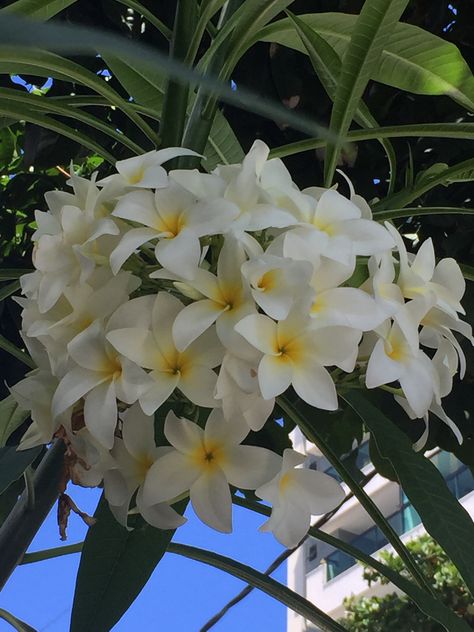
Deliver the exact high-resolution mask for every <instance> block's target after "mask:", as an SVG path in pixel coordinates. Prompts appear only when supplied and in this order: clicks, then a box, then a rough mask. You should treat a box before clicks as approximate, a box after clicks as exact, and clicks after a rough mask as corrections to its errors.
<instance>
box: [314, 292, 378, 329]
mask: <svg viewBox="0 0 474 632" xmlns="http://www.w3.org/2000/svg"><path fill="white" fill-rule="evenodd" d="M310 316H311V318H312V322H313V325H312V326H313V327H314V328H319V327H328V326H334V325H340V326H342V327H352V328H354V329H358V330H360V331H370V330H371V329H375V328H376V327H378V326H379V325H381V324H382V322H383V321H384V320H385V319H386V314H385V313H384V312H383V311H382V310H381V309H380V308H379V306H378V305H377V303H376V302H375V301H374V299H373V298H372V297H371V296H369V295H368V294H367V293H366V292H363V291H362V290H359V289H357V288H352V287H336V288H331V289H328V290H324V291H322V292H318V293H317V295H316V298H315V299H314V301H313V303H312V305H311V310H310Z"/></svg>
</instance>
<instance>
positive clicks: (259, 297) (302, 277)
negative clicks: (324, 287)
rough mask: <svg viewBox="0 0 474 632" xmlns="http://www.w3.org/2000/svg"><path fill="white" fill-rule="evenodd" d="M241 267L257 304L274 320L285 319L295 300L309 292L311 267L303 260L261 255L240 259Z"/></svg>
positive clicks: (310, 291) (310, 292)
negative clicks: (244, 259) (241, 260)
mask: <svg viewBox="0 0 474 632" xmlns="http://www.w3.org/2000/svg"><path fill="white" fill-rule="evenodd" d="M241 270H242V274H243V276H244V278H245V279H246V280H247V282H248V284H249V286H250V291H251V293H252V296H253V298H254V300H255V302H256V303H257V305H258V306H259V307H261V308H262V309H263V311H264V312H265V313H266V314H268V316H271V317H272V318H275V319H276V320H283V319H285V318H286V317H287V316H288V313H289V311H290V309H291V308H292V307H293V304H294V303H295V301H297V300H299V299H303V298H305V296H307V295H308V294H312V290H311V288H310V286H309V282H310V280H311V277H312V274H313V268H312V266H311V264H310V263H308V262H307V261H294V260H292V259H287V258H283V257H275V256H274V255H268V254H264V255H262V256H260V257H256V258H254V259H251V260H250V261H246V262H244V263H243V264H242V268H241Z"/></svg>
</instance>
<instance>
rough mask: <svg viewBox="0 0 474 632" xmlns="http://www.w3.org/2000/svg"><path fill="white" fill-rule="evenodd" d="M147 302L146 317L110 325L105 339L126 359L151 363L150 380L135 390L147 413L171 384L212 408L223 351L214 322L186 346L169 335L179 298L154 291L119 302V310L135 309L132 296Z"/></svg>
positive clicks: (148, 365) (146, 365)
mask: <svg viewBox="0 0 474 632" xmlns="http://www.w3.org/2000/svg"><path fill="white" fill-rule="evenodd" d="M144 298H147V299H148V300H149V302H148V309H149V311H148V322H146V323H142V325H141V326H138V325H137V326H132V327H130V326H126V327H121V328H117V329H114V330H111V331H110V332H109V333H108V335H107V339H108V340H109V341H110V342H111V343H112V345H113V346H114V347H115V348H116V349H117V351H118V352H119V353H121V354H123V355H124V356H125V357H127V358H129V360H131V361H133V362H134V363H136V364H137V365H138V366H141V367H143V368H145V369H151V373H149V379H148V384H147V386H146V387H144V388H143V390H142V392H141V393H140V396H139V401H140V405H141V406H142V408H143V410H144V411H145V413H147V414H148V415H151V414H153V413H154V412H155V410H157V409H158V408H159V407H160V406H161V404H163V402H165V401H166V400H167V399H168V397H169V396H170V395H171V393H172V392H173V391H174V390H175V388H179V390H180V391H181V392H182V393H183V394H184V395H185V396H186V397H187V398H188V399H189V400H190V401H191V402H193V403H194V404H197V405H198V406H204V407H208V408H213V407H215V406H217V404H218V402H216V401H215V399H214V389H215V386H216V380H217V375H216V373H215V372H214V371H213V368H214V367H216V366H218V365H219V364H220V362H221V360H222V357H223V355H224V350H223V348H222V345H221V344H220V343H219V340H218V338H217V336H216V333H215V330H214V328H212V329H209V330H207V331H206V332H205V333H204V334H203V335H201V336H200V337H198V338H197V339H196V340H194V341H193V343H192V344H190V345H189V346H188V347H186V349H185V350H182V351H179V350H178V349H177V348H176V345H175V343H174V340H173V337H172V335H171V332H172V327H173V324H174V322H175V321H176V318H177V317H178V315H179V314H181V313H182V312H183V310H184V309H186V308H185V307H184V305H183V304H182V303H181V301H180V300H179V299H177V298H176V297H174V296H171V294H168V293H166V292H159V293H158V294H157V295H156V297H151V296H150V297H142V299H134V300H132V301H130V303H129V304H128V305H124V306H123V307H122V308H121V314H122V315H125V314H126V312H127V311H129V310H132V313H133V312H135V311H136V301H140V304H143V299H144ZM119 323H120V315H117V314H116V315H115V316H114V317H113V319H112V321H111V323H109V328H111V327H112V326H113V327H114V328H115V327H117V325H118V326H119V327H120V324H119Z"/></svg>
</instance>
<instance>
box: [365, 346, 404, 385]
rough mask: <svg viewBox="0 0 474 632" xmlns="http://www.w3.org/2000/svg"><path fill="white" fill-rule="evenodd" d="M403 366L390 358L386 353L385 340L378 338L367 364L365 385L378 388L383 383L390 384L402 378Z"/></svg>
mask: <svg viewBox="0 0 474 632" xmlns="http://www.w3.org/2000/svg"><path fill="white" fill-rule="evenodd" d="M401 373H402V368H401V366H400V364H399V363H398V362H395V360H392V358H389V357H388V355H387V354H386V353H385V346H384V341H383V340H382V339H380V340H378V341H377V343H376V345H375V347H374V350H373V351H372V354H371V356H370V358H369V363H368V365H367V374H366V376H365V385H366V386H367V388H376V387H377V386H381V385H382V384H390V382H395V381H396V380H398V379H399V378H400V375H401Z"/></svg>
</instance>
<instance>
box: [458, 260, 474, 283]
mask: <svg viewBox="0 0 474 632" xmlns="http://www.w3.org/2000/svg"><path fill="white" fill-rule="evenodd" d="M459 267H460V268H461V272H462V273H463V276H464V278H465V279H467V280H468V281H474V266H468V265H466V264H465V263H460V264H459Z"/></svg>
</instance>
